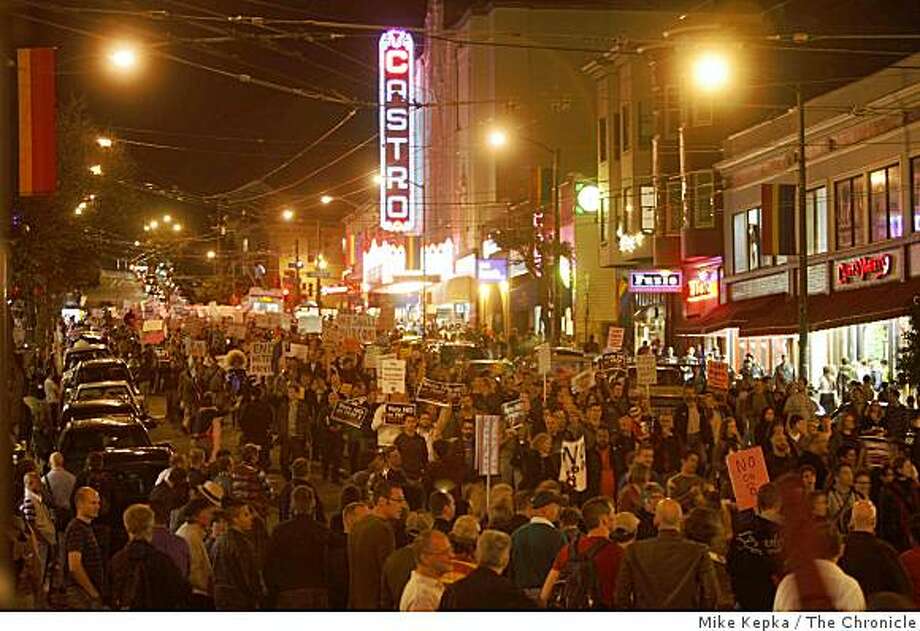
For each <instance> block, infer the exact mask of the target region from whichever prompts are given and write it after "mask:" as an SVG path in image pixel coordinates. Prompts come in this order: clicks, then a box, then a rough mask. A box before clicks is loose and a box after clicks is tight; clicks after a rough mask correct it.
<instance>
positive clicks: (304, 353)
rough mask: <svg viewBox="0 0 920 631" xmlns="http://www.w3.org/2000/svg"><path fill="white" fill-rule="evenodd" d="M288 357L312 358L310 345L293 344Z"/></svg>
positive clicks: (302, 359) (304, 359) (305, 359)
mask: <svg viewBox="0 0 920 631" xmlns="http://www.w3.org/2000/svg"><path fill="white" fill-rule="evenodd" d="M288 357H294V358H296V359H299V360H301V361H307V360H308V359H309V358H310V347H309V346H307V345H306V344H291V349H290V350H289V351H288Z"/></svg>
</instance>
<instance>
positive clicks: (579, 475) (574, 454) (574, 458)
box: [559, 436, 588, 493]
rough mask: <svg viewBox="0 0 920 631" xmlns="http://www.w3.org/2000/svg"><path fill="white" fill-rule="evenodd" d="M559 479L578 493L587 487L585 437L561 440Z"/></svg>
mask: <svg viewBox="0 0 920 631" xmlns="http://www.w3.org/2000/svg"><path fill="white" fill-rule="evenodd" d="M559 481H560V482H564V483H565V484H568V485H569V486H570V487H571V488H572V489H574V490H575V491H578V492H579V493H580V492H582V491H585V490H587V488H588V471H587V456H586V454H585V438H584V436H582V437H581V438H579V439H578V440H575V441H569V440H566V441H563V442H562V466H561V467H560V468H559Z"/></svg>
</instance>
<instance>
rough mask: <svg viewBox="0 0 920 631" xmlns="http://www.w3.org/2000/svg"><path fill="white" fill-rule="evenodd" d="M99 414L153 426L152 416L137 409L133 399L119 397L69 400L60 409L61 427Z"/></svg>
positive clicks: (149, 426)
mask: <svg viewBox="0 0 920 631" xmlns="http://www.w3.org/2000/svg"><path fill="white" fill-rule="evenodd" d="M99 416H106V417H118V418H123V419H125V420H130V421H132V422H134V423H137V424H140V425H143V426H145V427H148V428H152V427H154V426H155V423H154V421H153V419H152V418H150V417H149V416H148V415H147V413H146V412H145V411H144V410H142V409H139V408H138V407H137V406H136V405H135V403H134V402H133V401H124V400H120V399H98V400H95V401H70V402H68V403H66V404H65V405H64V407H63V409H62V410H61V427H67V425H68V424H69V423H73V422H76V421H84V420H89V419H93V418H96V417H99Z"/></svg>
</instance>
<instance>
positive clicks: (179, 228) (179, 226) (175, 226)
mask: <svg viewBox="0 0 920 631" xmlns="http://www.w3.org/2000/svg"><path fill="white" fill-rule="evenodd" d="M172 229H173V232H182V224H181V223H174V224H173V227H172Z"/></svg>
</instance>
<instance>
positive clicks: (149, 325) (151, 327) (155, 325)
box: [143, 320, 163, 333]
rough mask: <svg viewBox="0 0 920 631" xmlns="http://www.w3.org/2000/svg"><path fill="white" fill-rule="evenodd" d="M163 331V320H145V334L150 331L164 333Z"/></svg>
mask: <svg viewBox="0 0 920 631" xmlns="http://www.w3.org/2000/svg"><path fill="white" fill-rule="evenodd" d="M162 330H163V321H162V320H144V329H143V331H144V333H147V332H149V331H162Z"/></svg>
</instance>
